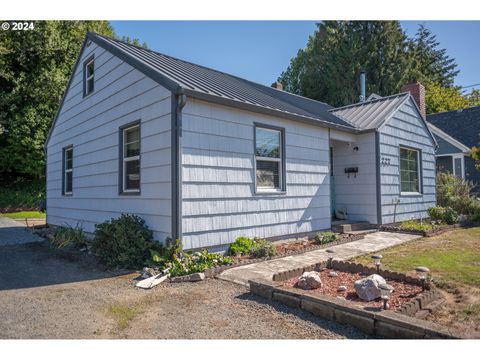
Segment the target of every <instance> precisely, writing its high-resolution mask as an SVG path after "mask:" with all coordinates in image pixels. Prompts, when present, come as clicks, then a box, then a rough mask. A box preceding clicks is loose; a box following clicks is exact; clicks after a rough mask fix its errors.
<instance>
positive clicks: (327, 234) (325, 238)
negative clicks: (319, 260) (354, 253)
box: [313, 231, 337, 244]
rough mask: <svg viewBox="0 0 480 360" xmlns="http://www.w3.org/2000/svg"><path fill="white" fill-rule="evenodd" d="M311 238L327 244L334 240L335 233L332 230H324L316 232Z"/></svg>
mask: <svg viewBox="0 0 480 360" xmlns="http://www.w3.org/2000/svg"><path fill="white" fill-rule="evenodd" d="M313 239H314V241H315V242H316V243H317V244H328V243H331V242H333V241H335V240H336V239H337V235H335V233H334V232H332V231H324V232H319V233H317V234H316V235H315V237H314V238H313Z"/></svg>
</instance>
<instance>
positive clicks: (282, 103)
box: [87, 33, 356, 131]
mask: <svg viewBox="0 0 480 360" xmlns="http://www.w3.org/2000/svg"><path fill="white" fill-rule="evenodd" d="M87 37H88V39H90V40H91V41H93V42H95V43H96V44H98V45H99V46H101V47H103V48H106V49H107V50H108V51H110V52H112V53H113V54H114V55H116V56H118V57H120V58H121V59H122V60H124V61H125V62H127V63H129V64H130V65H131V66H133V67H135V68H137V69H138V70H140V71H142V72H144V73H145V74H146V75H147V76H149V77H151V78H153V79H154V80H156V81H158V82H159V83H160V84H161V85H163V86H165V87H166V88H167V89H169V90H171V91H173V92H174V93H176V94H184V95H187V96H191V97H194V98H198V99H201V100H206V101H210V102H215V103H220V104H224V105H230V106H236V107H243V108H246V109H247V110H251V111H257V112H267V113H270V114H272V115H279V114H282V115H283V116H284V117H289V118H292V117H293V118H295V120H302V119H303V120H309V121H310V122H316V123H318V124H319V125H321V124H323V125H324V126H327V127H334V128H340V129H343V130H350V131H355V130H356V129H355V128H354V127H353V126H352V125H351V124H349V123H348V122H347V121H344V120H342V119H340V118H338V117H337V116H335V115H334V114H332V113H330V112H329V111H328V110H330V109H331V108H332V107H331V106H330V105H327V104H325V103H322V102H319V101H315V100H311V99H307V98H304V97H301V96H297V95H294V94H290V93H287V92H285V91H281V90H277V89H273V88H271V87H268V86H264V85H260V84H257V83H254V82H251V81H248V80H245V79H241V78H239V77H236V76H233V75H229V74H226V73H224V72H221V71H217V70H213V69H210V68H207V67H204V66H201V65H196V64H193V63H190V62H188V61H184V60H180V59H177V58H174V57H171V56H168V55H164V54H161V53H158V52H155V51H152V50H148V49H145V48H141V47H138V46H135V45H131V44H128V43H125V42H123V41H119V40H116V39H112V38H109V37H105V36H102V35H99V34H96V33H88V34H87ZM242 105H243V106H242Z"/></svg>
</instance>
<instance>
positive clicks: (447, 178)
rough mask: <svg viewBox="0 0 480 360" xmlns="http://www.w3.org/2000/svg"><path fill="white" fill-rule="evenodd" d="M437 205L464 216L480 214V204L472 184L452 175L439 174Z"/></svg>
mask: <svg viewBox="0 0 480 360" xmlns="http://www.w3.org/2000/svg"><path fill="white" fill-rule="evenodd" d="M437 204H438V205H439V206H442V207H445V208H452V209H453V210H455V211H456V212H457V213H458V214H463V215H473V214H476V213H479V212H480V203H479V202H478V201H477V200H476V199H475V198H474V196H473V194H472V184H471V183H470V182H468V181H466V180H465V179H461V178H458V177H456V176H455V175H453V174H451V173H442V172H439V173H437Z"/></svg>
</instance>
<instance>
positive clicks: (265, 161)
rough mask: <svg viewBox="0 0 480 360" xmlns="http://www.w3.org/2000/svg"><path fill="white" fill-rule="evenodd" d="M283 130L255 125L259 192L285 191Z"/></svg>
mask: <svg viewBox="0 0 480 360" xmlns="http://www.w3.org/2000/svg"><path fill="white" fill-rule="evenodd" d="M282 142H283V130H280V129H274V128H269V127H262V126H256V127H255V165H256V174H255V176H256V190H257V192H262V191H263V192H269V191H283V190H285V189H284V179H283V177H284V169H283V166H284V161H283V160H284V159H283V157H284V154H283V143H282Z"/></svg>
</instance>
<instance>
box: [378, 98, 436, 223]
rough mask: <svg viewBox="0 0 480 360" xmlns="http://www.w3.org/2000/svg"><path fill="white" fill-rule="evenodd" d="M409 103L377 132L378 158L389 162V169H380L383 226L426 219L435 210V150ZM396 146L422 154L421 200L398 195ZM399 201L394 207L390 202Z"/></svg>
mask: <svg viewBox="0 0 480 360" xmlns="http://www.w3.org/2000/svg"><path fill="white" fill-rule="evenodd" d="M411 101H412V100H411V99H410V100H409V101H408V102H406V103H405V104H404V105H403V106H402V107H401V108H400V109H399V110H398V111H397V112H396V113H395V115H394V116H393V117H392V118H391V119H390V120H389V121H387V122H386V123H385V124H384V125H383V126H382V127H381V128H380V137H379V139H380V157H383V158H388V159H389V160H390V164H389V165H388V166H380V174H381V186H380V189H381V205H382V223H383V224H388V223H392V222H393V221H394V213H395V214H396V215H395V221H397V222H398V221H404V220H409V219H411V218H415V219H418V218H421V217H426V216H428V214H427V209H428V208H430V207H432V206H435V203H436V197H435V150H434V146H433V144H432V140H431V138H430V135H429V134H428V132H427V129H426V127H425V125H424V123H423V121H422V120H421V119H420V117H419V116H420V115H418V113H417V111H416V109H415V107H414V104H413V103H412V102H411ZM399 145H405V146H410V147H412V148H416V149H420V150H421V157H422V164H421V166H422V180H423V193H422V195H420V196H401V195H400V159H399ZM396 199H400V203H399V204H398V205H397V206H396V211H395V206H394V205H393V202H394V201H396Z"/></svg>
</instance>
